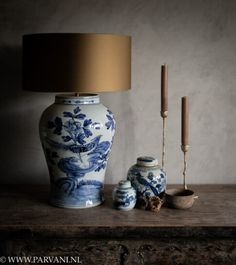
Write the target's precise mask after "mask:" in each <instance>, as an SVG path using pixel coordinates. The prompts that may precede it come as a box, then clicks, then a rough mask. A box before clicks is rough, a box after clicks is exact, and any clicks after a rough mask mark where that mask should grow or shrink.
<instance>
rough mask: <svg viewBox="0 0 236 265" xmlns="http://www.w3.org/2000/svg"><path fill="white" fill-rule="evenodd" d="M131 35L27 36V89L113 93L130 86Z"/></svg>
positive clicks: (25, 74) (24, 68) (25, 69)
mask: <svg viewBox="0 0 236 265" xmlns="http://www.w3.org/2000/svg"><path fill="white" fill-rule="evenodd" d="M130 86H131V37H130V36H124V35H114V34H86V33H78V34H77V33H48V34H47V33H45V34H30V35H24V36H23V89H25V90H30V91H40V92H79V93H93V92H95V93H96V92H109V91H111V92H112V91H120V90H127V89H130Z"/></svg>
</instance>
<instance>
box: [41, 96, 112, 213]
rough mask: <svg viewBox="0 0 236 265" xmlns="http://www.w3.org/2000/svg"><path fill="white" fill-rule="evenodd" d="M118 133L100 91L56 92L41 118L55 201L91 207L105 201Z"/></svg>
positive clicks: (69, 205) (43, 142)
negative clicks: (105, 185) (85, 93)
mask: <svg viewBox="0 0 236 265" xmlns="http://www.w3.org/2000/svg"><path fill="white" fill-rule="evenodd" d="M78 102H79V103H78ZM108 117H109V118H108ZM114 133H115V120H114V117H113V114H112V113H111V111H109V110H108V109H107V108H106V107H104V106H103V105H102V104H100V103H99V97H98V95H89V96H80V97H73V96H72V97H71V96H65V95H61V96H60V95H59V96H56V101H55V104H53V105H52V106H50V107H49V108H48V109H47V110H46V111H45V112H44V113H43V115H42V117H41V121H40V136H41V141H42V145H43V148H44V152H45V155H46V160H47V164H48V169H49V174H50V179H51V203H52V204H53V205H56V206H60V207H66V208H87V207H92V206H96V205H99V204H101V203H102V201H103V197H102V189H103V183H104V175H105V170H106V166H107V160H108V156H109V153H110V149H111V145H112V142H113V137H114Z"/></svg>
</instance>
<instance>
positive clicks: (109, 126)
mask: <svg viewBox="0 0 236 265" xmlns="http://www.w3.org/2000/svg"><path fill="white" fill-rule="evenodd" d="M107 112H108V114H107V115H106V116H107V119H108V121H107V122H106V123H105V125H106V127H107V130H109V129H111V130H112V131H113V130H115V120H114V118H113V113H112V112H111V111H110V110H107Z"/></svg>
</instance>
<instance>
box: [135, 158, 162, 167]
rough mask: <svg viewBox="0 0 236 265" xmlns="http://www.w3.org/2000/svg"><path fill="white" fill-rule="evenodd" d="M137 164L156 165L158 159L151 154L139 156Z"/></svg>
mask: <svg viewBox="0 0 236 265" xmlns="http://www.w3.org/2000/svg"><path fill="white" fill-rule="evenodd" d="M137 165H138V166H144V167H154V166H157V165H158V160H157V159H156V158H154V157H151V156H140V157H138V158H137Z"/></svg>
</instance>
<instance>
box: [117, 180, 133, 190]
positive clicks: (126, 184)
mask: <svg viewBox="0 0 236 265" xmlns="http://www.w3.org/2000/svg"><path fill="white" fill-rule="evenodd" d="M118 185H119V187H120V188H123V189H127V188H131V182H130V181H129V180H121V181H120V182H119V183H118Z"/></svg>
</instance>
